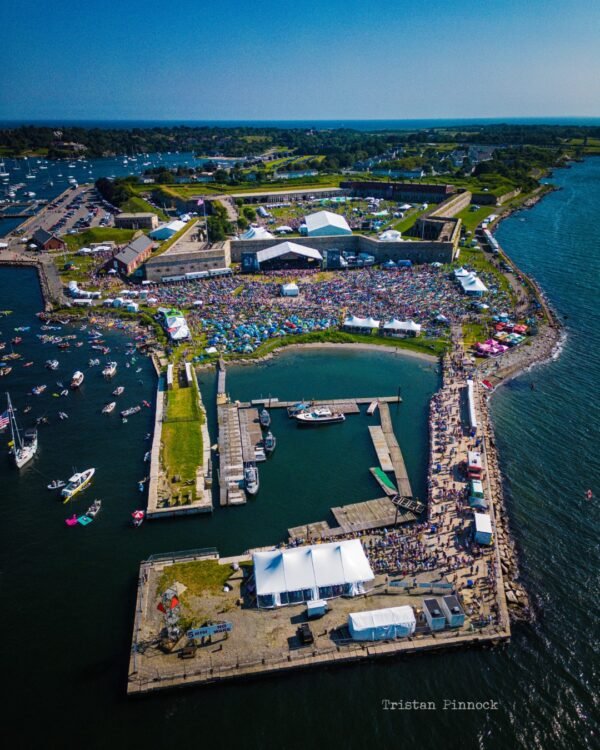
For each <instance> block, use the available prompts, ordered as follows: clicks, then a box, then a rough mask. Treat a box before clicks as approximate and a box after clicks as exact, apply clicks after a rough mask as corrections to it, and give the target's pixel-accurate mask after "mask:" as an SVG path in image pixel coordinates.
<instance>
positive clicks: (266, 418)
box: [258, 406, 271, 430]
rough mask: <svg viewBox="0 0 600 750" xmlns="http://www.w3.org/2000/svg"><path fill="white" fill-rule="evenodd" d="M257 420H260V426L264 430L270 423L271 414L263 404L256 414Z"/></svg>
mask: <svg viewBox="0 0 600 750" xmlns="http://www.w3.org/2000/svg"><path fill="white" fill-rule="evenodd" d="M258 421H259V422H260V426H261V427H264V429H265V430H266V429H267V428H268V427H270V425H271V415H270V414H269V412H268V411H267V410H266V409H265V407H264V406H263V408H262V409H261V411H260V414H259V415H258Z"/></svg>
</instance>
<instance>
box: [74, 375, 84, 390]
mask: <svg viewBox="0 0 600 750" xmlns="http://www.w3.org/2000/svg"><path fill="white" fill-rule="evenodd" d="M83 378H84V375H83V373H82V372H81V370H76V371H75V372H74V373H73V377H72V378H71V388H73V389H75V388H79V386H80V385H81V384H82V383H83Z"/></svg>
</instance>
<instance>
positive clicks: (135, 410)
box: [121, 406, 142, 417]
mask: <svg viewBox="0 0 600 750" xmlns="http://www.w3.org/2000/svg"><path fill="white" fill-rule="evenodd" d="M141 410H142V407H141V406H130V407H129V409H124V410H123V411H122V412H121V416H122V417H130V416H131V415H132V414H137V413H138V411H141Z"/></svg>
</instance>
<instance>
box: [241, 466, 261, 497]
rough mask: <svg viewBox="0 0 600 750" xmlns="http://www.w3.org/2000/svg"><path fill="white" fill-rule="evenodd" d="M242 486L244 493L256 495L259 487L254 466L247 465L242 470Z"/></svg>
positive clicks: (256, 470)
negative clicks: (244, 488)
mask: <svg viewBox="0 0 600 750" xmlns="http://www.w3.org/2000/svg"><path fill="white" fill-rule="evenodd" d="M244 485H245V487H246V492H248V494H250V495H256V493H257V492H258V488H259V486H260V481H259V478H258V469H257V468H256V466H255V465H254V464H248V465H247V466H246V468H245V469H244Z"/></svg>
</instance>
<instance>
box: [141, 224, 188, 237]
mask: <svg viewBox="0 0 600 750" xmlns="http://www.w3.org/2000/svg"><path fill="white" fill-rule="evenodd" d="M184 227H185V221H180V220H179V219H175V220H174V221H170V222H169V223H168V224H163V225H162V226H160V227H157V228H156V229H154V230H153V231H152V232H150V237H152V239H153V240H168V239H170V238H171V237H172V236H173V235H174V234H177V232H180V231H181V230H182V229H184Z"/></svg>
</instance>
